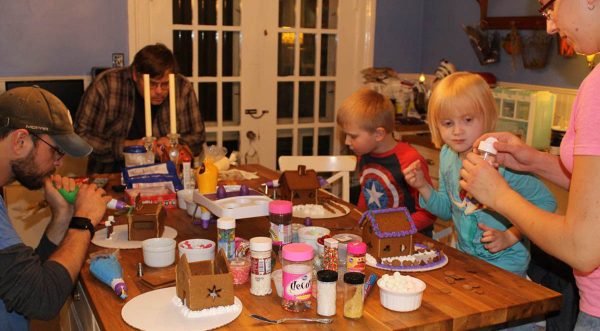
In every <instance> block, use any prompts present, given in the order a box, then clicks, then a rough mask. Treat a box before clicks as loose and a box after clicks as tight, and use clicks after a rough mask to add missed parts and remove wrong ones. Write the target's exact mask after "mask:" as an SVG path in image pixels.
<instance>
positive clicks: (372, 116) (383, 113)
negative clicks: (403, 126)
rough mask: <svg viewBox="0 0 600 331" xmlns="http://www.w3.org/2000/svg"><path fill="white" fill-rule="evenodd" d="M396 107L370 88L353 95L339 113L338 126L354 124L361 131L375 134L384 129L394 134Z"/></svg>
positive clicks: (362, 89) (343, 104) (344, 103)
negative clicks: (378, 129) (379, 129)
mask: <svg viewBox="0 0 600 331" xmlns="http://www.w3.org/2000/svg"><path fill="white" fill-rule="evenodd" d="M394 112H395V109H394V105H393V104H392V102H391V101H390V99H388V98H387V97H386V96H384V95H382V94H380V93H377V92H375V91H373V90H370V89H368V88H361V89H360V90H358V91H356V92H354V93H352V95H351V96H349V97H348V98H347V99H346V100H344V102H343V103H342V106H341V107H340V109H338V113H337V124H338V125H340V126H341V127H344V126H345V125H348V124H349V123H353V124H356V125H358V127H360V128H361V129H363V130H365V131H368V132H374V131H375V130H376V129H377V128H379V127H382V128H384V129H385V131H386V132H388V133H392V132H394Z"/></svg>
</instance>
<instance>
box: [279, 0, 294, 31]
mask: <svg viewBox="0 0 600 331" xmlns="http://www.w3.org/2000/svg"><path fill="white" fill-rule="evenodd" d="M295 7H296V1H295V0H279V27H280V28H283V27H288V28H291V27H294V25H295V22H296V14H295V10H294V8H295Z"/></svg>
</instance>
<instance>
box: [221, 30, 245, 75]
mask: <svg viewBox="0 0 600 331" xmlns="http://www.w3.org/2000/svg"><path fill="white" fill-rule="evenodd" d="M241 49H242V48H241V45H240V32H236V31H223V76H236V77H238V76H239V75H240V67H241V63H242V57H241Z"/></svg>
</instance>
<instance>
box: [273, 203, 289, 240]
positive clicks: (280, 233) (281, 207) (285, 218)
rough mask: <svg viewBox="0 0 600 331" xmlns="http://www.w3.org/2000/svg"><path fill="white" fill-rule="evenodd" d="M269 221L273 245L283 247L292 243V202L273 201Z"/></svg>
mask: <svg viewBox="0 0 600 331" xmlns="http://www.w3.org/2000/svg"><path fill="white" fill-rule="evenodd" d="M269 221H270V222H271V230H270V231H269V232H270V233H271V238H273V245H277V246H283V245H286V244H289V243H291V242H292V225H291V224H292V202H291V201H286V200H273V201H271V202H269Z"/></svg>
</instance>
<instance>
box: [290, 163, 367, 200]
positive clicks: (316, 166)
mask: <svg viewBox="0 0 600 331" xmlns="http://www.w3.org/2000/svg"><path fill="white" fill-rule="evenodd" d="M278 163H279V170H280V171H288V170H296V169H298V166H299V165H305V166H306V169H313V170H314V171H316V172H331V173H333V175H332V176H331V177H329V178H327V182H328V183H329V184H331V185H333V184H334V182H336V181H337V180H338V179H341V188H339V189H338V190H337V191H336V192H335V193H337V195H338V196H340V193H339V192H340V191H341V197H342V199H343V200H344V201H350V171H354V169H355V168H356V156H354V155H333V156H321V155H319V156H280V157H279V160H278ZM336 184H337V183H336Z"/></svg>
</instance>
